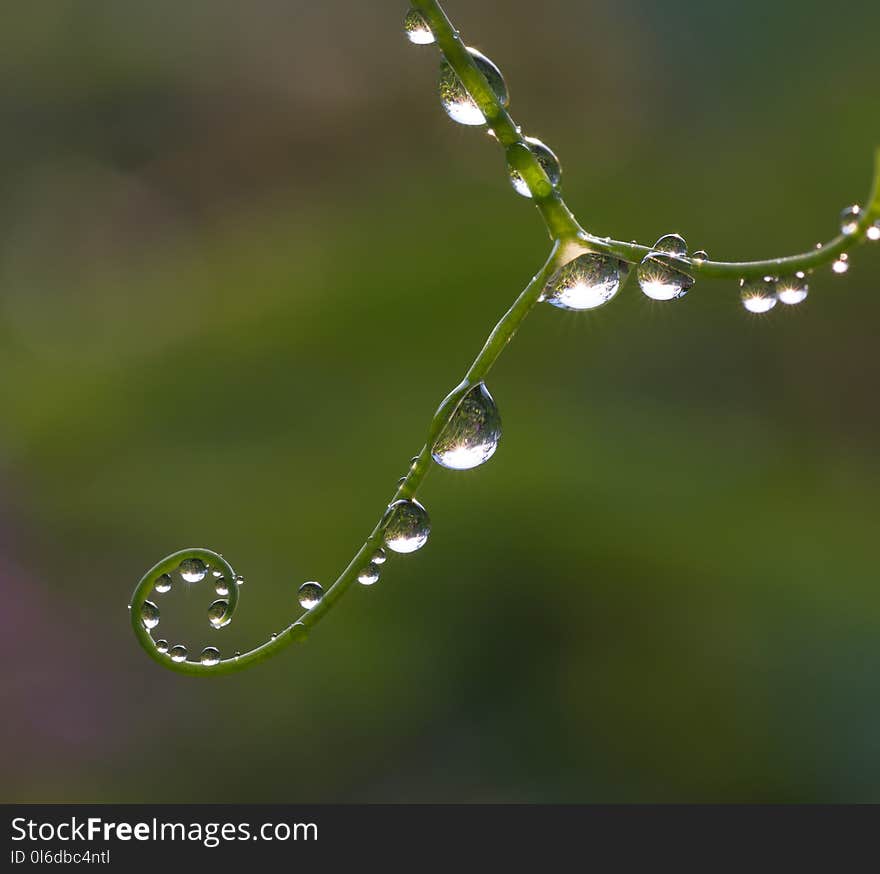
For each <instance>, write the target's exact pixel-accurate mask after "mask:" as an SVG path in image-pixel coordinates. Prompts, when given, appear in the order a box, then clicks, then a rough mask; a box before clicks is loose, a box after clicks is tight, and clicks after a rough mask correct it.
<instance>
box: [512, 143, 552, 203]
mask: <svg viewBox="0 0 880 874" xmlns="http://www.w3.org/2000/svg"><path fill="white" fill-rule="evenodd" d="M525 141H526V144H527V145H528V147H529V150H530V151H531V153H532V154H533V155H534V156H535V158H536V159H537V161H538V163H539V164H540V165H541V166H542V167H543V168H544V172H545V173H546V174H547V178H548V179H549V180H550V184H551V185H552V186H553V187H554V188H555V187H556V186H557V185H559V181H560V179H562V166H561V165H560V163H559V158H557V157H556V155H555V154H554V152H553V150H552V149H551V148H550V147H549V146H548V145H546V144H545V143H542V142H541V141H540V140H538V139H535V137H525ZM508 173H509V174H510V184H511V185H513V190H514V191H516V193H517V194H521V195H522V196H523V197H531V196H532V192H531V191H529V186H528V184H527V183H526V180H525V179H524V178H523V177H522V175H521V174H520V172H519V170H516V169H514V168H513V167H510V168H509V169H508Z"/></svg>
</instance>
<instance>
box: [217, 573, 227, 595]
mask: <svg viewBox="0 0 880 874" xmlns="http://www.w3.org/2000/svg"><path fill="white" fill-rule="evenodd" d="M214 591H215V592H216V593H217V594H218V595H224V596H225V595H228V594H229V583H228V582H227V580H226V577H219V578H218V579H217V582H216V583H215V584H214Z"/></svg>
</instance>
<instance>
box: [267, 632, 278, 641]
mask: <svg viewBox="0 0 880 874" xmlns="http://www.w3.org/2000/svg"><path fill="white" fill-rule="evenodd" d="M277 639H278V634H277V633H276V632H274V631H273V632H272V633H271V634H270V635H269V640H277Z"/></svg>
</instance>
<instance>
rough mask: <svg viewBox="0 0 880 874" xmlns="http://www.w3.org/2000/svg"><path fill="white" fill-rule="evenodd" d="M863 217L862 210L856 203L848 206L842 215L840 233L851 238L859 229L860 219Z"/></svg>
mask: <svg viewBox="0 0 880 874" xmlns="http://www.w3.org/2000/svg"><path fill="white" fill-rule="evenodd" d="M861 215H862V208H861V207H860V206H859V205H858V204H857V203H854V204H853V205H852V206H848V207H847V208H846V209H845V210H844V211H843V212H842V213H841V214H840V233H841V234H844V235H845V236H847V237H849V236H851V235H852V234H854V233H855V232H856V231H857V230H858V229H859V218H861Z"/></svg>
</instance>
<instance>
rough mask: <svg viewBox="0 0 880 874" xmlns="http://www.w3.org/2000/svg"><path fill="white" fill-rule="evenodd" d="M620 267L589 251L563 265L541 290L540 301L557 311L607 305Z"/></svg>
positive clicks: (614, 290) (624, 268)
mask: <svg viewBox="0 0 880 874" xmlns="http://www.w3.org/2000/svg"><path fill="white" fill-rule="evenodd" d="M621 265H623V270H624V272H625V271H626V269H627V267H626V265H625V262H621V261H618V260H617V259H616V258H612V257H610V256H609V255H597V254H595V253H593V252H590V253H588V254H586V255H579V256H578V257H577V258H575V259H574V260H573V261H569V262H568V263H567V264H564V265H563V266H562V267H560V268H559V270H557V271H556V273H554V274H553V276H551V277H550V281H549V282H548V283H547V285H546V287H545V288H544V294H543V299H544V300H546V301H547V303H549V304H552V305H553V306H555V307H559V309H561V310H591V309H595V308H596V307H598V306H602V304H604V303H608V301H609V300H611V298H612V297H614V295H615V294H617V292H618V290H619V289H620V281H621V275H620V274H621Z"/></svg>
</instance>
